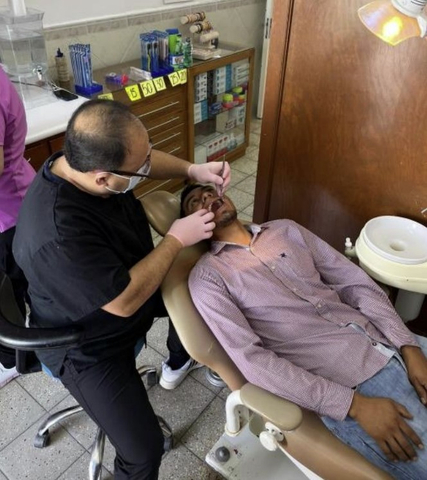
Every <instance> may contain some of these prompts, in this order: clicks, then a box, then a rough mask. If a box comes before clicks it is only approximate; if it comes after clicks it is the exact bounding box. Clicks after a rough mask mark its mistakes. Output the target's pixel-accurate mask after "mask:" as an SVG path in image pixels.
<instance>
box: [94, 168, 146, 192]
mask: <svg viewBox="0 0 427 480" xmlns="http://www.w3.org/2000/svg"><path fill="white" fill-rule="evenodd" d="M150 170H151V163H150V161H146V162H145V163H144V165H143V166H142V167H141V168H140V169H139V170H138V171H137V172H136V173H139V174H140V175H147V176H148V174H149V173H150ZM103 173H109V174H110V175H115V176H116V177H120V178H124V179H125V180H128V181H129V184H128V186H127V187H126V188H125V189H124V190H113V189H112V188H109V187H108V186H107V185H105V188H106V189H107V190H108V191H109V192H111V193H116V194H118V193H126V192H129V191H130V190H132V189H133V188H134V187H135V186H136V185H138V183H139V182H142V181H144V180H145V178H142V177H136V176H134V177H128V176H125V175H120V174H118V173H114V172H103Z"/></svg>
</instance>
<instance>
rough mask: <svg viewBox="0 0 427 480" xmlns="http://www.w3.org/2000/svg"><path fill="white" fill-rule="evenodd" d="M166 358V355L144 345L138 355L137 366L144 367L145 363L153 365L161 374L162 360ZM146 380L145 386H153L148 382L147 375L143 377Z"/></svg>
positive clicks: (147, 387) (148, 387)
mask: <svg viewBox="0 0 427 480" xmlns="http://www.w3.org/2000/svg"><path fill="white" fill-rule="evenodd" d="M163 360H164V356H163V355H160V353H158V352H156V350H154V349H153V348H151V347H149V346H147V347H143V349H142V350H141V353H140V354H139V355H138V356H137V357H136V367H137V368H139V367H142V366H144V365H149V366H153V367H155V368H156V370H157V373H158V375H160V372H161V368H162V361H163ZM142 379H143V381H144V385H145V388H146V389H147V390H148V389H150V388H151V386H149V385H148V384H147V379H146V376H145V375H144V376H143V377H142Z"/></svg>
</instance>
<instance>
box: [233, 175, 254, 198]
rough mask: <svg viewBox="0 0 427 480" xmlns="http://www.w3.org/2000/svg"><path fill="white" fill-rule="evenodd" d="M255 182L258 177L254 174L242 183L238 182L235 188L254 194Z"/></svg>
mask: <svg viewBox="0 0 427 480" xmlns="http://www.w3.org/2000/svg"><path fill="white" fill-rule="evenodd" d="M255 184H256V177H255V176H254V175H250V176H249V177H247V178H246V179H245V180H242V181H241V182H240V183H238V184H237V185H236V186H235V188H237V189H238V190H242V191H243V192H246V193H250V194H252V195H253V193H254V192H255Z"/></svg>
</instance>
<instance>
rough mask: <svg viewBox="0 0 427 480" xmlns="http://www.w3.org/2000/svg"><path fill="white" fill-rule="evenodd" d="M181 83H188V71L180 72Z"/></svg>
mask: <svg viewBox="0 0 427 480" xmlns="http://www.w3.org/2000/svg"><path fill="white" fill-rule="evenodd" d="M178 75H179V81H180V83H187V69H186V68H183V69H182V70H178Z"/></svg>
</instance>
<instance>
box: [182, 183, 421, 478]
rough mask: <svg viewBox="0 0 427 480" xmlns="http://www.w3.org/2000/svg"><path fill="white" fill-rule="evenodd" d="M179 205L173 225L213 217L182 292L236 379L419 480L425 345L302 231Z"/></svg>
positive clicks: (198, 188) (227, 206)
mask: <svg viewBox="0 0 427 480" xmlns="http://www.w3.org/2000/svg"><path fill="white" fill-rule="evenodd" d="M181 202H182V203H181V207H182V210H181V215H182V216H185V215H189V214H192V213H193V214H194V213H195V212H199V213H200V214H203V212H204V211H206V210H207V211H211V212H213V213H214V214H215V217H214V219H213V221H214V222H215V229H214V230H213V236H212V238H211V242H210V251H209V252H207V253H206V254H205V255H204V256H202V258H201V259H200V260H199V262H198V263H197V264H196V266H195V267H194V269H193V270H192V272H191V274H190V278H189V288H190V292H191V296H192V298H193V301H194V304H195V306H196V308H197V309H198V310H199V312H200V313H201V315H202V316H203V318H204V319H205V321H206V323H207V324H208V326H209V328H210V329H211V330H212V332H213V333H214V335H215V336H216V337H217V339H218V340H219V342H220V343H221V345H222V346H223V347H224V349H225V350H226V352H227V353H228V355H229V356H230V357H231V359H232V360H233V361H234V363H235V364H236V366H237V367H238V368H239V370H240V371H241V372H242V374H243V375H244V376H245V378H246V379H247V380H248V381H249V382H251V383H254V384H255V385H258V386H260V387H262V388H265V389H266V390H269V391H271V392H273V393H275V394H276V395H279V396H281V397H283V398H286V399H287V400H290V401H293V402H295V403H297V404H298V405H300V406H301V407H304V408H307V409H310V410H313V411H315V412H316V413H317V414H319V415H320V416H321V418H322V421H323V422H324V424H325V425H326V426H327V427H328V429H329V430H330V431H331V432H332V433H334V434H335V435H336V436H337V437H339V438H340V439H341V440H342V441H343V442H344V443H347V444H348V445H350V446H351V447H353V448H354V449H355V450H357V451H359V453H361V454H362V455H363V456H364V457H366V458H367V459H368V460H369V461H371V462H372V463H374V464H375V465H377V466H378V467H379V468H381V469H383V470H385V471H387V472H389V473H390V474H391V475H392V476H393V478H395V479H398V480H420V479H427V449H426V448H424V447H427V408H426V406H427V357H426V354H427V339H426V338H425V337H420V336H416V335H414V334H413V333H412V332H410V330H409V329H408V328H407V327H406V325H404V323H403V322H402V320H401V318H400V317H399V315H398V314H397V313H396V310H395V309H394V308H393V306H392V305H391V303H390V302H389V300H388V298H387V296H386V295H385V293H384V292H383V290H382V289H381V288H380V287H379V286H378V285H377V284H376V283H375V282H374V281H373V280H372V279H371V278H370V277H368V275H366V273H365V272H364V271H363V270H362V269H361V268H359V267H357V266H356V265H355V264H353V263H352V262H351V261H350V260H348V259H346V258H345V257H344V255H341V254H340V253H339V252H337V251H336V250H334V249H333V248H332V247H331V246H330V245H328V244H327V243H325V242H324V241H323V240H321V239H320V238H319V237H317V236H316V235H314V234H313V233H311V232H310V231H308V230H307V229H305V228H304V227H302V226H301V225H298V224H297V223H295V222H293V221H292V220H274V221H270V222H266V223H263V224H261V225H255V224H250V225H246V226H245V225H243V224H242V223H241V222H240V221H239V220H238V219H237V212H236V208H235V207H234V205H233V203H232V202H231V200H230V199H229V198H228V197H227V196H224V197H222V198H220V197H218V195H217V193H216V191H215V189H214V188H213V187H212V186H210V185H204V186H203V185H189V186H188V187H186V189H184V191H183V192H182V195H181Z"/></svg>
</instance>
